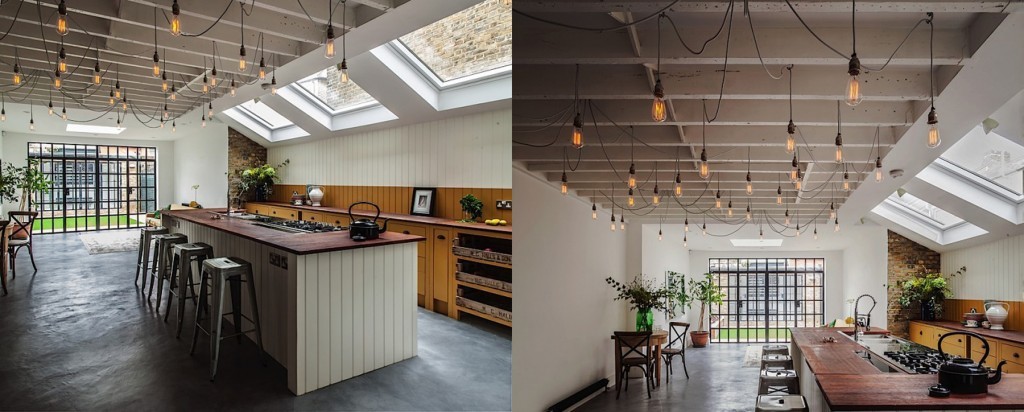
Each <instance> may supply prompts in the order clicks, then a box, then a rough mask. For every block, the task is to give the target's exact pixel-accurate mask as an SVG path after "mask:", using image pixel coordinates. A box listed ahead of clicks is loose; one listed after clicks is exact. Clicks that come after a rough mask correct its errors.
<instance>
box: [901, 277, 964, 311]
mask: <svg viewBox="0 0 1024 412" xmlns="http://www.w3.org/2000/svg"><path fill="white" fill-rule="evenodd" d="M966 272H967V267H966V266H964V267H961V268H960V269H957V271H956V272H953V273H951V274H949V276H944V275H942V274H941V273H924V274H920V275H917V276H914V277H912V278H910V279H907V280H904V281H901V282H898V283H897V285H898V286H899V288H900V297H899V303H900V306H902V307H904V308H910V307H912V306H914V305H921V320H935V319H937V318H942V303H943V302H945V301H946V299H948V298H952V297H953V289H952V288H950V286H949V281H950V280H951V279H952V278H955V277H957V276H959V275H963V274H964V273H966Z"/></svg>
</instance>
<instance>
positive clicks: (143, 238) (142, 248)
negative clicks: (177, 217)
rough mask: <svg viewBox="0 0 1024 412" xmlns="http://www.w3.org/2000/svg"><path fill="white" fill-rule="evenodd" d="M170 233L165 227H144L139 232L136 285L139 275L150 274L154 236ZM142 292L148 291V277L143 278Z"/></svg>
mask: <svg viewBox="0 0 1024 412" xmlns="http://www.w3.org/2000/svg"><path fill="white" fill-rule="evenodd" d="M167 233H169V232H168V230H167V228H165V227H144V228H142V230H140V231H139V259H138V262H136V264H135V283H136V284H137V283H139V275H144V274H146V273H149V255H150V251H151V250H152V249H151V248H150V244H151V243H152V241H153V236H156V235H166V234H167ZM142 290H143V291H145V290H146V277H145V276H142Z"/></svg>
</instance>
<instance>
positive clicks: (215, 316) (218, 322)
mask: <svg viewBox="0 0 1024 412" xmlns="http://www.w3.org/2000/svg"><path fill="white" fill-rule="evenodd" d="M201 276H202V277H201V279H200V281H199V308H197V309H196V323H195V329H193V331H192V348H191V349H190V350H189V354H193V353H195V351H196V341H197V340H198V339H199V331H202V332H203V333H205V334H206V335H208V336H210V381H211V382H212V381H213V379H214V378H215V377H216V376H217V361H218V360H219V358H220V341H221V340H223V339H227V338H230V337H237V338H238V341H239V343H241V341H242V335H244V334H246V333H250V332H256V344H257V345H259V350H260V353H259V355H260V360H261V361H262V362H263V364H264V366H265V365H266V356H265V353H264V350H263V331H262V330H261V329H260V312H259V308H258V306H257V302H256V282H255V279H254V278H253V273H252V264H250V263H249V262H247V261H245V260H243V259H240V258H236V257H220V258H214V259H206V260H204V261H203V270H202V275H201ZM229 282H230V284H229V285H228V283H229ZM242 282H245V283H247V284H248V287H247V289H248V290H249V306H250V309H251V314H252V318H249V317H248V316H245V315H244V314H243V313H242V299H241V298H242V296H241V295H242V290H241V289H242V285H241V283H242ZM208 283H209V284H210V285H211V286H212V288H213V293H211V294H210V295H209V297H208V296H207V293H206V292H207V284H208ZM225 286H230V288H231V291H230V292H231V312H224V287H225ZM210 298H212V299H213V301H212V302H208V299H210ZM207 303H211V304H212V305H211V306H212V308H211V310H210V311H208V313H209V314H210V315H211V316H209V321H210V326H209V329H205V328H203V325H202V321H203V319H202V313H203V312H204V311H203V308H205V307H206V305H207ZM227 315H232V321H233V323H234V326H235V333H233V334H231V335H227V336H225V335H223V333H222V332H223V327H222V326H223V321H224V316H227ZM242 319H245V320H247V321H249V322H250V323H252V324H253V329H250V330H246V331H243V330H242Z"/></svg>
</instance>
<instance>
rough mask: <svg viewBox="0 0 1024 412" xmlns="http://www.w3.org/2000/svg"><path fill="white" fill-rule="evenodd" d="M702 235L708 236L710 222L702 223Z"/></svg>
mask: <svg viewBox="0 0 1024 412" xmlns="http://www.w3.org/2000/svg"><path fill="white" fill-rule="evenodd" d="M700 235H701V236H707V235H708V224H707V223H704V224H701V225H700Z"/></svg>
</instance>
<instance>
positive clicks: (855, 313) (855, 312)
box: [853, 293, 878, 342]
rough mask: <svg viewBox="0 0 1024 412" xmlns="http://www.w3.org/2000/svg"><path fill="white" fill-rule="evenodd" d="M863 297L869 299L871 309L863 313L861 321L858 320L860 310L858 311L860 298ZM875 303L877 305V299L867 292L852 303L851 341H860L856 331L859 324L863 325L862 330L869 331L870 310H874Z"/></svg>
mask: <svg viewBox="0 0 1024 412" xmlns="http://www.w3.org/2000/svg"><path fill="white" fill-rule="evenodd" d="M865 297H867V298H870V299H871V309H868V313H866V314H865V315H864V321H863V322H861V320H860V311H859V307H860V300H861V299H862V298H865ZM876 305H878V301H877V300H875V298H874V297H873V296H871V295H869V294H867V293H865V294H863V295H860V296H858V297H857V301H856V302H855V303H854V304H853V341H854V342H859V341H860V338H859V333H858V332H859V331H860V327H861V325H863V326H864V331H865V332H870V331H871V311H873V310H875V306H876Z"/></svg>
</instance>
